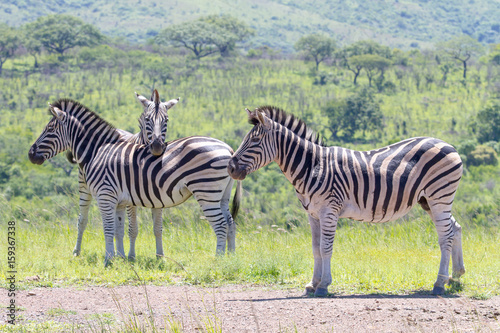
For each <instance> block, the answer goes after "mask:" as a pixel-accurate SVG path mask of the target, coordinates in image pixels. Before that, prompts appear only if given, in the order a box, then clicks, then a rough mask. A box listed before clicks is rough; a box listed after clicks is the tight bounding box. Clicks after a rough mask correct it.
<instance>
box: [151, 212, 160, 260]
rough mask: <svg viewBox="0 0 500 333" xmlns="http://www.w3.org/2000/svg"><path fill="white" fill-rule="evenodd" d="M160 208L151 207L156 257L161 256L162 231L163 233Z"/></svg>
mask: <svg viewBox="0 0 500 333" xmlns="http://www.w3.org/2000/svg"><path fill="white" fill-rule="evenodd" d="M162 211H163V210H162V209H161V208H151V213H152V214H153V221H154V226H153V230H154V234H155V239H156V257H158V258H160V257H163V243H162V238H161V236H162V233H163V222H162V218H161V215H162Z"/></svg>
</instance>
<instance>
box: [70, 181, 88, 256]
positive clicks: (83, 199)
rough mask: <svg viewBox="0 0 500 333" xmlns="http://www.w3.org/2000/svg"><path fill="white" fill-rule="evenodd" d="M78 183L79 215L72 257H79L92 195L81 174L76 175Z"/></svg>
mask: <svg viewBox="0 0 500 333" xmlns="http://www.w3.org/2000/svg"><path fill="white" fill-rule="evenodd" d="M78 183H79V191H80V201H79V204H80V215H79V216H78V235H77V238H76V245H75V248H74V249H73V255H74V256H79V255H80V252H81V249H82V238H83V233H84V232H85V228H86V227H87V222H88V220H89V208H90V203H91V201H92V195H91V194H90V193H89V191H88V188H87V185H86V184H85V181H84V180H83V176H82V174H81V172H80V173H79V174H78Z"/></svg>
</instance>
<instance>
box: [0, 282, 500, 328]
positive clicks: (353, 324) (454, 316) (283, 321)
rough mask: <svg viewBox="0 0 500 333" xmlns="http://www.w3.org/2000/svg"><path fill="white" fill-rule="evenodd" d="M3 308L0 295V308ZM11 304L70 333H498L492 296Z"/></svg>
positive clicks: (232, 296)
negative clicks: (152, 332) (72, 330)
mask: <svg viewBox="0 0 500 333" xmlns="http://www.w3.org/2000/svg"><path fill="white" fill-rule="evenodd" d="M8 302H9V299H8V297H7V290H5V289H4V290H3V291H2V293H1V295H0V304H2V306H5V305H7V304H8ZM16 302H17V304H18V306H20V307H21V309H20V311H19V312H18V318H20V321H19V323H22V324H28V323H30V322H31V323H33V322H46V321H54V322H61V323H67V324H69V325H73V327H76V328H78V329H77V331H78V330H83V331H85V330H87V331H92V330H93V331H95V328H96V327H103V326H104V327H108V326H107V325H108V323H109V325H111V327H112V328H113V327H114V328H116V327H120V325H124V323H130V322H131V320H130V318H135V319H137V320H138V322H140V323H142V324H143V325H146V324H148V323H150V322H149V321H148V317H149V316H150V314H151V313H153V316H154V318H155V325H156V328H162V329H165V328H168V327H169V325H170V324H171V323H173V322H175V323H177V324H179V325H180V326H181V327H182V328H183V329H184V331H185V332H202V331H204V330H205V329H206V328H207V327H210V326H212V327H216V328H218V329H219V330H218V331H222V332H357V333H359V332H452V331H453V332H500V297H499V296H496V297H493V298H491V299H488V300H472V299H469V298H465V297H453V296H448V297H434V296H430V295H424V294H421V295H419V294H415V295H397V296H393V295H331V296H330V297H327V298H312V297H304V296H303V292H302V290H297V289H285V290H283V289H273V288H267V287H263V286H244V285H229V286H224V287H215V288H208V287H199V286H146V287H144V286H120V287H114V288H107V287H91V286H89V287H85V286H83V287H66V288H33V289H30V290H24V291H19V292H18V295H17V298H16ZM148 303H149V306H148ZM151 311H152V312H151ZM1 320H2V321H5V317H3V318H2V319H1ZM207 323H211V324H207ZM78 325H79V326H78ZM113 325H114V326H113ZM55 326H57V324H55ZM121 327H124V326H121ZM93 328H94V329H93ZM99 331H100V329H99ZM216 331H217V330H216Z"/></svg>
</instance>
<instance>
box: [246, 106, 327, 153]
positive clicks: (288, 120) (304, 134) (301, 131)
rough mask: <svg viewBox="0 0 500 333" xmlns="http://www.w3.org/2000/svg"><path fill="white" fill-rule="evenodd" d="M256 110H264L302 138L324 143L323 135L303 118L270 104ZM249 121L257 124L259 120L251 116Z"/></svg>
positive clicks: (315, 142)
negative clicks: (310, 126) (311, 127)
mask: <svg viewBox="0 0 500 333" xmlns="http://www.w3.org/2000/svg"><path fill="white" fill-rule="evenodd" d="M256 110H257V111H260V112H264V113H265V115H266V116H268V117H269V118H270V119H272V120H273V121H275V122H277V123H278V124H281V125H283V126H284V127H286V128H288V129H289V130H291V131H292V132H293V133H295V134H297V135H298V136H299V137H301V138H302V139H304V140H307V141H310V142H312V143H314V144H317V145H320V146H323V145H324V144H323V140H322V139H321V137H320V136H319V135H318V134H317V133H316V132H314V131H313V130H312V129H310V128H308V127H307V125H306V123H305V122H304V121H303V120H302V119H299V118H297V117H296V116H294V115H293V114H288V113H286V112H285V111H283V110H282V109H280V108H277V107H274V106H269V105H265V106H259V107H258V108H257V109H256ZM249 123H250V124H252V125H257V124H258V123H259V121H258V120H257V119H255V118H250V119H249Z"/></svg>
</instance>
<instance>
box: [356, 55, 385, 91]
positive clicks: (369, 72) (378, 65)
mask: <svg viewBox="0 0 500 333" xmlns="http://www.w3.org/2000/svg"><path fill="white" fill-rule="evenodd" d="M350 63H351V64H352V65H353V66H354V67H355V68H364V69H365V72H366V76H367V77H368V85H369V86H370V87H371V86H372V79H373V77H374V75H375V74H376V73H380V77H381V78H383V77H384V72H385V70H386V69H387V68H388V67H389V66H390V65H391V61H390V60H389V59H386V58H384V57H381V56H379V55H378V54H362V55H357V56H352V57H351V58H350Z"/></svg>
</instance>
